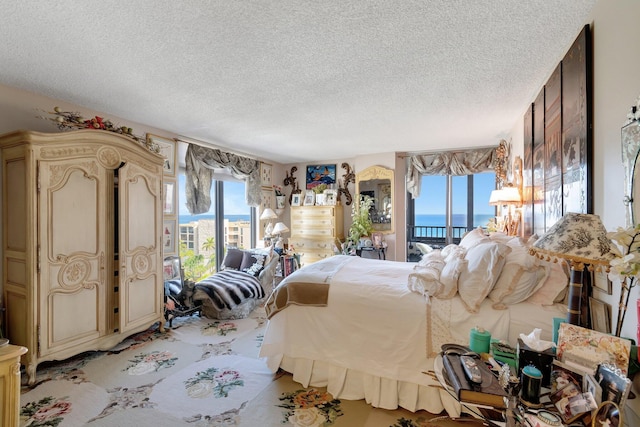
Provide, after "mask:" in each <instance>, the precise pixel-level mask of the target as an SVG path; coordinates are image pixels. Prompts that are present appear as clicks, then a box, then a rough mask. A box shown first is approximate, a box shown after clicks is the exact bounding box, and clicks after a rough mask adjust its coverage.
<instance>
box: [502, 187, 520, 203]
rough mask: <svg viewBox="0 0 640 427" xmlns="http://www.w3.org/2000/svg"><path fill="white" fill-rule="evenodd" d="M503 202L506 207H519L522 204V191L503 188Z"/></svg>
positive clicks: (513, 188) (514, 188)
mask: <svg viewBox="0 0 640 427" xmlns="http://www.w3.org/2000/svg"><path fill="white" fill-rule="evenodd" d="M501 196H502V200H500V201H501V202H502V203H503V204H505V205H519V204H520V203H522V197H521V196H520V191H518V189H517V188H516V187H503V188H502V194H501Z"/></svg>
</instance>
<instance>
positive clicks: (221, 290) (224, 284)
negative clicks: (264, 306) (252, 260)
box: [195, 270, 264, 310]
mask: <svg viewBox="0 0 640 427" xmlns="http://www.w3.org/2000/svg"><path fill="white" fill-rule="evenodd" d="M195 289H200V290H202V291H203V292H205V293H206V294H207V295H208V296H209V298H211V302H212V303H213V305H214V306H215V307H216V308H218V309H219V310H223V309H225V308H228V309H233V308H234V307H236V306H237V305H239V304H241V303H242V302H244V301H245V300H246V299H248V298H255V299H262V298H264V290H263V289H262V286H260V281H259V280H258V278H257V277H254V276H252V275H250V274H248V273H245V272H244V271H237V270H222V271H218V272H217V273H215V274H214V275H212V276H209V277H207V278H206V279H204V280H202V281H200V282H198V283H196V285H195Z"/></svg>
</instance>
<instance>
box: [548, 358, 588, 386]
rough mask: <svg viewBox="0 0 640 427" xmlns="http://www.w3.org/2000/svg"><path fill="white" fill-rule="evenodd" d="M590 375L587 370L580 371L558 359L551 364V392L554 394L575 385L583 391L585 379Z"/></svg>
mask: <svg viewBox="0 0 640 427" xmlns="http://www.w3.org/2000/svg"><path fill="white" fill-rule="evenodd" d="M586 375H588V372H587V371H585V370H579V369H577V368H574V367H573V366H572V365H567V364H566V363H563V362H561V361H559V360H557V359H554V360H553V361H552V362H551V375H550V378H551V384H550V385H551V387H550V388H551V392H552V393H554V392H556V391H558V390H561V389H563V388H565V387H566V386H568V385H569V384H571V383H573V384H574V385H576V387H578V388H579V389H580V390H582V388H583V385H584V377H585V376H586Z"/></svg>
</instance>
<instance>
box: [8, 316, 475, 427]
mask: <svg viewBox="0 0 640 427" xmlns="http://www.w3.org/2000/svg"><path fill="white" fill-rule="evenodd" d="M166 326H167V330H166V331H165V333H160V332H159V331H158V330H157V328H155V327H153V328H150V329H149V330H147V331H145V332H142V333H139V334H136V335H134V336H132V337H130V338H128V339H127V340H125V341H124V342H122V343H121V344H119V345H118V346H116V347H115V348H113V349H111V350H110V351H102V352H88V353H84V354H82V355H79V356H76V357H73V358H70V359H67V360H64V361H60V362H47V363H43V364H41V365H40V366H38V372H37V378H36V384H35V385H34V386H33V387H27V386H26V385H24V386H23V388H22V395H21V424H20V425H21V426H29V427H39V426H48V427H64V426H95V427H102V426H104V427H114V426H137V427H144V426H153V427H165V426H166V427H169V426H171V427H176V426H178V427H179V426H191V427H220V426H241V427H243V426H244V427H260V426H282V425H289V426H297V427H325V426H335V427H346V426H370V427H378V426H380V427H386V426H389V427H426V426H442V427H445V426H454V425H460V424H459V423H456V422H454V421H453V420H450V419H447V418H446V417H438V416H434V415H433V414H428V413H426V412H422V413H415V414H414V413H411V412H408V411H405V410H402V409H399V410H395V411H388V410H382V409H376V408H372V407H371V406H370V405H368V404H367V403H366V402H364V401H347V400H340V399H334V398H333V396H331V394H329V393H327V392H326V390H325V389H322V388H312V387H309V388H303V387H302V386H301V385H300V384H299V383H296V382H294V381H293V380H292V377H291V375H289V374H287V373H284V372H278V373H276V374H273V373H271V372H270V371H269V370H268V369H267V368H266V365H265V363H264V362H263V361H262V360H260V359H258V358H257V355H258V351H259V347H260V344H261V342H262V336H263V332H264V327H265V326H266V317H265V313H264V309H263V308H262V307H259V308H257V309H256V310H255V311H254V312H253V313H252V314H251V316H250V317H249V318H247V319H240V320H229V321H219V320H214V319H207V318H205V317H202V318H200V317H197V316H192V317H184V318H177V319H174V321H173V328H171V329H169V328H168V325H166ZM23 383H24V384H26V376H25V375H24V374H23ZM434 417H435V418H434ZM464 425H470V424H469V423H468V422H465V423H464Z"/></svg>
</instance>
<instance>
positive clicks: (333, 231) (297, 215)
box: [289, 205, 344, 265]
mask: <svg viewBox="0 0 640 427" xmlns="http://www.w3.org/2000/svg"><path fill="white" fill-rule="evenodd" d="M343 223H344V220H343V214H342V206H341V205H336V206H292V207H291V238H290V239H289V244H290V245H292V246H293V247H294V249H295V251H296V253H298V254H300V263H301V264H302V265H306V264H311V263H314V262H316V261H320V260H321V259H324V258H327V257H330V256H333V255H334V244H335V239H336V238H337V239H339V240H341V241H342V240H343V238H344V232H343V228H344V227H343Z"/></svg>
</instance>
